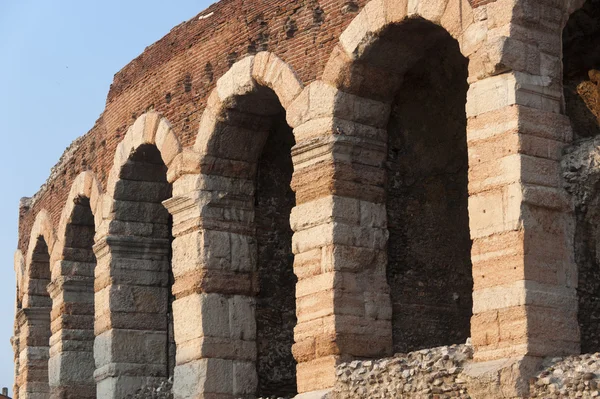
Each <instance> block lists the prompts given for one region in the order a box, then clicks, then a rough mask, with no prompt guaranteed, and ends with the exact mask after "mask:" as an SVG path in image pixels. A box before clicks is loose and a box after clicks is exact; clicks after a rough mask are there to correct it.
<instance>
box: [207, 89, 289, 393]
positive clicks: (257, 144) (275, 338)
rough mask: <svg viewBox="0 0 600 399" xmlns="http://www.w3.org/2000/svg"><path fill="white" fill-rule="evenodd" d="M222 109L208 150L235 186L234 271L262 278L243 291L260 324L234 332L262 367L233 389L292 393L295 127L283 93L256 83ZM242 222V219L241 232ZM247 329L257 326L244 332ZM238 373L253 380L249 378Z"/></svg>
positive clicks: (232, 202)
mask: <svg viewBox="0 0 600 399" xmlns="http://www.w3.org/2000/svg"><path fill="white" fill-rule="evenodd" d="M218 112H219V115H218V116H217V117H216V119H217V121H218V122H217V123H216V125H215V127H214V132H213V133H212V136H211V137H210V139H209V140H208V141H207V142H206V149H205V150H203V151H206V152H207V153H208V154H210V156H211V157H215V158H216V159H217V161H215V162H214V164H213V165H220V167H218V168H217V167H215V168H214V169H213V172H214V174H215V175H219V176H220V177H222V178H223V179H227V180H226V181H227V182H228V183H227V184H230V185H231V187H232V189H231V190H230V192H229V194H228V198H230V199H228V200H227V201H228V203H227V205H228V206H229V207H231V215H227V214H225V215H224V219H225V220H226V221H227V223H228V224H229V225H231V232H230V240H231V242H232V247H231V256H232V259H231V264H232V272H233V273H234V274H236V273H242V274H244V273H248V271H251V272H250V274H244V275H245V276H246V277H245V278H246V279H247V278H248V277H247V276H249V275H252V276H253V277H250V278H251V279H252V280H253V281H255V282H256V285H255V286H254V288H253V289H252V290H250V291H247V292H246V293H244V295H248V297H247V298H246V299H245V300H246V301H247V302H248V303H252V304H254V305H253V307H254V308H255V321H252V323H247V322H246V321H243V320H240V321H239V325H235V324H231V325H230V329H231V336H232V337H235V339H236V340H241V341H242V342H248V341H253V340H254V339H255V340H256V343H255V345H256V352H255V353H256V354H255V355H254V354H243V355H240V357H243V358H244V361H246V359H250V358H251V359H252V360H254V359H255V364H249V367H252V368H255V370H256V380H255V386H256V388H254V389H251V390H249V391H245V389H247V388H243V387H237V386H234V387H233V390H234V392H233V393H234V395H242V394H246V395H258V396H259V397H272V396H294V395H295V394H296V393H297V387H296V361H295V359H294V357H293V355H292V351H291V348H292V344H293V343H294V336H293V331H294V327H295V325H296V298H295V291H296V281H297V279H296V276H295V275H294V269H293V259H294V257H293V254H292V230H291V227H290V213H291V209H292V208H293V207H294V206H295V202H296V201H295V194H294V192H293V191H292V190H291V188H290V183H291V178H292V172H293V165H292V159H291V148H292V146H293V145H294V144H295V141H294V136H293V132H292V129H291V128H290V127H289V126H288V124H287V122H286V113H285V110H284V109H283V107H282V105H281V104H280V102H279V100H278V98H277V96H276V95H275V93H274V92H273V91H272V90H271V89H269V88H266V87H264V86H259V85H256V84H255V86H254V87H253V88H252V90H251V91H249V92H246V94H244V95H236V96H232V97H230V98H229V99H228V100H227V101H226V102H225V104H224V107H223V108H222V109H220V110H219V111H218ZM207 158H208V157H207ZM211 159H212V158H211ZM232 166H234V167H233V168H232ZM233 182H235V183H233ZM248 183H249V184H248ZM236 190H237V191H236ZM236 215H237V216H236ZM238 220H243V224H244V228H243V229H240V226H239V224H238ZM232 221H233V223H232ZM234 242H235V243H237V244H236V245H235V246H234V245H233V243H234ZM239 243H244V244H242V245H240V244H239ZM246 245H247V251H248V253H246V252H245V251H246V249H244V250H243V251H244V252H243V253H244V254H245V255H244V258H246V259H244V260H243V262H239V260H238V259H233V258H235V257H237V255H236V253H237V252H238V251H240V250H241V249H242V248H246ZM246 262H247V263H246ZM228 296H230V295H228ZM230 297H231V296H230ZM230 312H231V310H230ZM254 322H255V327H254ZM249 325H252V327H248V326H249ZM246 328H251V329H252V330H253V331H252V332H250V333H244V334H239V333H238V331H239V330H242V331H244V330H245V329H246ZM254 335H255V338H254ZM253 344H254V343H253ZM253 363H254V362H253ZM234 372H236V371H235V369H234ZM234 378H236V379H238V378H239V379H247V380H248V381H252V380H254V378H250V377H249V376H248V375H244V376H239V377H238V376H236V377H234ZM252 385H254V383H252ZM250 386H251V385H250V384H248V385H247V387H250ZM239 389H241V390H239Z"/></svg>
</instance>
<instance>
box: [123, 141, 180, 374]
mask: <svg viewBox="0 0 600 399" xmlns="http://www.w3.org/2000/svg"><path fill="white" fill-rule="evenodd" d="M119 177H120V180H119V182H118V183H117V185H116V188H115V194H114V198H115V203H116V207H115V208H116V211H115V222H113V223H116V224H117V225H118V226H115V229H116V230H117V231H118V233H119V234H120V235H121V234H122V235H125V236H130V237H135V238H138V239H141V241H143V242H144V246H146V245H147V246H148V248H149V251H145V252H146V253H145V254H141V253H140V254H139V257H137V259H138V262H139V264H138V267H140V268H143V269H144V270H145V271H147V272H148V274H147V276H148V278H147V279H138V280H137V281H135V282H134V283H135V284H136V285H137V286H138V289H139V290H140V292H138V293H136V296H137V297H138V298H139V300H140V303H137V304H136V305H137V307H136V311H137V312H139V314H138V315H132V316H133V317H140V318H142V317H144V316H146V317H147V320H146V321H147V322H148V324H146V323H142V324H141V325H139V328H140V329H144V330H146V331H152V332H153V334H156V335H155V336H154V337H153V338H152V339H153V340H154V339H156V340H157V341H162V344H158V343H157V342H152V348H151V351H154V352H155V353H153V354H149V356H150V357H151V358H152V359H153V363H157V364H155V365H154V366H156V367H157V368H158V369H160V368H162V369H163V370H162V372H161V373H160V375H157V377H170V376H173V370H174V368H175V354H176V348H175V338H174V332H173V311H172V304H173V300H174V298H173V295H172V285H173V270H172V267H171V255H172V251H171V243H172V241H173V235H172V228H173V221H172V218H171V215H170V214H169V212H168V211H167V209H166V208H165V207H164V205H163V204H162V202H163V201H165V200H167V199H169V198H171V192H172V186H171V184H170V183H169V182H168V181H167V167H166V165H165V164H164V162H163V160H162V157H161V154H160V152H159V150H158V149H157V147H156V146H155V145H151V144H144V145H141V146H139V147H138V148H137V149H136V150H135V151H134V152H133V153H132V154H131V155H130V157H129V160H128V161H127V163H125V165H124V166H123V167H122V168H121V173H120V175H119ZM142 292H143V294H142ZM143 300H145V301H146V304H144V303H142V301H143ZM144 305H147V306H144ZM151 320H155V322H154V323H152V322H151ZM161 364H162V366H161Z"/></svg>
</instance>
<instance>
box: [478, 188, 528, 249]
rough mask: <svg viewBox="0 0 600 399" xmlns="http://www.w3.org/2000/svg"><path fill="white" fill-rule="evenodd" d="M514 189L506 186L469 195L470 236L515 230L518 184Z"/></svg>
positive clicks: (482, 235)
mask: <svg viewBox="0 0 600 399" xmlns="http://www.w3.org/2000/svg"><path fill="white" fill-rule="evenodd" d="M512 186H516V187H517V190H516V191H514V192H513V191H511V190H508V189H506V188H501V189H497V190H490V191H485V192H482V193H478V194H476V195H471V196H469V226H470V231H471V238H481V237H485V236H488V235H491V234H496V233H502V232H505V231H510V230H516V229H518V228H519V227H520V225H521V223H520V211H519V210H520V207H521V201H520V200H521V198H522V196H521V195H520V186H519V185H518V184H515V185H511V187H512Z"/></svg>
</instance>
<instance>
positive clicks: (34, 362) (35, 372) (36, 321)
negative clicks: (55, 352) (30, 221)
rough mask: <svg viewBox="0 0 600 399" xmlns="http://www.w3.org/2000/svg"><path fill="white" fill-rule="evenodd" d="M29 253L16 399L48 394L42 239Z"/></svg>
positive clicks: (46, 268) (46, 272)
mask: <svg viewBox="0 0 600 399" xmlns="http://www.w3.org/2000/svg"><path fill="white" fill-rule="evenodd" d="M34 245H35V246H34V249H33V251H32V256H31V263H30V265H29V275H28V276H27V278H28V281H27V283H26V284H27V292H26V294H25V299H24V301H23V308H24V309H23V311H24V316H25V320H26V321H25V328H21V334H26V336H25V337H22V338H23V339H22V344H21V354H20V364H21V370H20V372H19V378H20V379H21V384H20V388H21V390H22V391H23V390H24V391H25V392H20V393H19V396H20V397H28V395H35V394H39V395H40V396H41V395H49V393H50V389H49V384H48V359H49V349H50V348H49V346H50V308H51V306H52V302H51V300H50V295H49V294H48V289H47V287H48V284H49V283H50V254H49V251H48V245H47V243H46V240H45V239H44V237H43V236H39V237H37V240H36V241H35V244H34Z"/></svg>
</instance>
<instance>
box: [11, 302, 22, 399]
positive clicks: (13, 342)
mask: <svg viewBox="0 0 600 399" xmlns="http://www.w3.org/2000/svg"><path fill="white" fill-rule="evenodd" d="M19 311H20V310H19ZM19 311H17V313H18V312H19ZM16 321H17V320H16V319H15V329H14V335H13V336H12V337H11V339H10V344H11V346H12V348H13V353H14V355H13V361H14V370H15V371H14V381H13V399H19V369H20V368H21V367H20V364H19V354H20V352H21V349H20V348H19V335H20V332H19V329H20V327H19V325H18V324H17V322H16Z"/></svg>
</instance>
